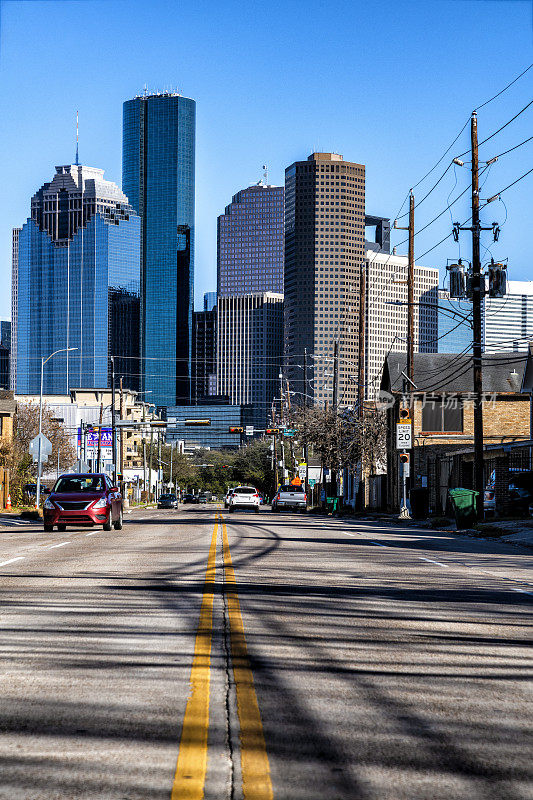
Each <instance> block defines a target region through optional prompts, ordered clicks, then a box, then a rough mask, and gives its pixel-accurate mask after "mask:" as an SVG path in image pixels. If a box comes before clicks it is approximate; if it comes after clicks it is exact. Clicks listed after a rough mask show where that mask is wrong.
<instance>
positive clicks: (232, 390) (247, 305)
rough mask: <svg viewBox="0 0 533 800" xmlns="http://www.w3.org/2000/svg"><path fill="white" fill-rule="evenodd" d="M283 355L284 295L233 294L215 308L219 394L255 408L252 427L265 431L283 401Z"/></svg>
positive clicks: (269, 293) (268, 293) (223, 299)
mask: <svg viewBox="0 0 533 800" xmlns="http://www.w3.org/2000/svg"><path fill="white" fill-rule="evenodd" d="M282 356H283V295H281V294H276V293H274V292H256V293H255V294H254V293H251V294H242V295H230V296H224V295H222V296H221V297H219V298H218V305H217V394H219V395H227V396H228V397H229V399H230V403H235V404H237V405H249V404H251V405H252V415H253V423H254V425H255V426H256V427H257V428H264V427H265V424H266V423H267V421H268V420H269V418H270V407H271V404H272V401H273V399H274V397H276V396H278V397H279V372H280V367H281V361H282Z"/></svg>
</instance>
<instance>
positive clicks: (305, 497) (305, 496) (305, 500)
mask: <svg viewBox="0 0 533 800" xmlns="http://www.w3.org/2000/svg"><path fill="white" fill-rule="evenodd" d="M304 502H305V503H307V495H306V494H304Z"/></svg>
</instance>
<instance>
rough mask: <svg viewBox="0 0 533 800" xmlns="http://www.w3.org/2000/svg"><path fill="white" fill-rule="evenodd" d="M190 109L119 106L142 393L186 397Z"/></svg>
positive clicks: (152, 100)
mask: <svg viewBox="0 0 533 800" xmlns="http://www.w3.org/2000/svg"><path fill="white" fill-rule="evenodd" d="M195 130H196V103H195V101H194V100H191V99H189V98H187V97H181V96H180V95H177V94H174V93H163V94H158V95H146V96H140V97H136V98H134V99H133V100H127V101H126V102H125V103H124V116H123V151H122V159H123V160H122V188H123V190H124V192H125V194H126V195H127V196H128V198H129V201H130V202H131V204H132V205H133V207H134V208H135V210H136V211H137V212H138V214H139V215H140V217H141V220H142V238H141V274H142V278H141V281H142V305H141V349H142V356H143V358H144V361H143V364H144V369H143V388H144V391H145V392H151V397H150V398H149V399H150V402H153V403H155V404H156V405H157V406H168V405H175V404H176V403H187V402H190V399H191V380H190V378H191V355H192V352H191V351H192V314H193V291H194V166H195Z"/></svg>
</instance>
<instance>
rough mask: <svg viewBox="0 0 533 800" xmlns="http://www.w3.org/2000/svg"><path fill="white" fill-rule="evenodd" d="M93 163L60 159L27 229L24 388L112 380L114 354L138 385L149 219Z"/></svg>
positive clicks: (20, 342) (20, 304)
mask: <svg viewBox="0 0 533 800" xmlns="http://www.w3.org/2000/svg"><path fill="white" fill-rule="evenodd" d="M103 176H104V171H103V170H102V169H95V168H93V167H84V166H78V165H67V166H60V167H56V174H55V175H54V178H53V180H52V181H51V182H49V183H45V184H44V185H43V186H42V187H41V188H40V189H39V191H38V192H37V193H36V194H35V195H34V197H33V198H32V201H31V218H30V219H28V221H27V222H26V223H25V225H23V227H22V229H21V230H20V233H19V234H18V247H17V256H18V258H17V269H16V287H15V290H14V297H16V307H15V313H14V320H15V325H16V328H15V335H14V337H13V341H14V343H15V346H16V369H17V372H16V386H15V388H16V391H17V393H18V394H36V393H38V392H39V386H40V362H41V358H42V357H45V358H46V357H48V356H49V355H50V354H51V353H53V352H54V351H55V350H59V349H63V348H75V350H74V351H73V352H69V353H58V355H57V356H55V357H54V359H53V360H51V361H49V362H48V364H47V365H46V368H45V371H44V383H43V387H44V393H45V394H66V393H68V392H69V391H70V389H71V388H83V387H99V388H102V387H106V386H109V373H110V356H115V357H116V358H115V367H116V370H117V372H118V374H120V375H123V376H124V383H125V385H126V386H127V387H128V388H131V389H135V388H137V385H138V373H139V365H138V358H139V338H138V336H139V302H140V299H139V291H140V263H139V243H140V220H139V217H138V216H137V214H136V213H135V211H134V210H133V209H132V208H131V206H130V205H129V204H128V200H127V198H126V197H125V196H124V195H123V194H122V192H121V191H120V189H119V188H118V186H116V185H115V184H114V183H111V182H110V181H106V180H104V177H103Z"/></svg>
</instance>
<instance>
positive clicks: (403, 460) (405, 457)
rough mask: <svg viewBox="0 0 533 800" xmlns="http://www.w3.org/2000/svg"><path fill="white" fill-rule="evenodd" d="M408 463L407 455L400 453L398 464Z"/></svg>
mask: <svg viewBox="0 0 533 800" xmlns="http://www.w3.org/2000/svg"><path fill="white" fill-rule="evenodd" d="M408 463H409V453H400V464H408Z"/></svg>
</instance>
